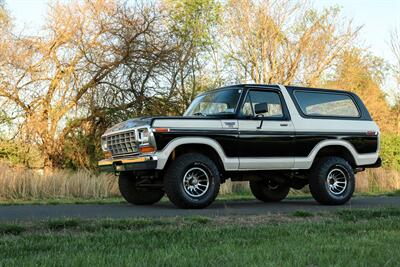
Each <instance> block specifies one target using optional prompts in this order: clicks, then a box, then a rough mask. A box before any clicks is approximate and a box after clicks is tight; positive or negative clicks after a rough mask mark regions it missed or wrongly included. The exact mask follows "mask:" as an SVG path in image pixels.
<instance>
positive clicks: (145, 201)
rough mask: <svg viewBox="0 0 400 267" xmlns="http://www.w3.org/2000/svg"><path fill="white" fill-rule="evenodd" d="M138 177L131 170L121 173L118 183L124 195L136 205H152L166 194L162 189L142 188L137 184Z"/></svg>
mask: <svg viewBox="0 0 400 267" xmlns="http://www.w3.org/2000/svg"><path fill="white" fill-rule="evenodd" d="M136 182H137V181H136V177H135V176H134V175H133V173H131V172H121V173H120V174H119V179H118V185H119V191H120V192H121V195H122V197H123V198H124V199H125V200H126V201H128V202H129V203H132V204H135V205H151V204H154V203H156V202H158V201H160V199H161V198H162V197H163V196H164V191H163V190H162V189H154V188H140V187H138V186H137V183H136Z"/></svg>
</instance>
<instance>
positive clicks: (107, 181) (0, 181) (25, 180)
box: [0, 164, 119, 200]
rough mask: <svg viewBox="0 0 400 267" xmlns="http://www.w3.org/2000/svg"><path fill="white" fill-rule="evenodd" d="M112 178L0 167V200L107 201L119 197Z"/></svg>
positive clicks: (88, 173) (113, 177)
mask: <svg viewBox="0 0 400 267" xmlns="http://www.w3.org/2000/svg"><path fill="white" fill-rule="evenodd" d="M116 182H117V179H115V176H114V175H106V174H100V175H98V176H96V175H94V174H92V173H90V172H88V171H77V172H72V171H54V172H53V173H52V174H49V175H43V174H41V173H39V172H37V171H34V170H29V169H24V168H9V167H8V166H7V165H4V164H0V200H18V199H56V198H58V199H59V198H88V199H89V198H107V197H114V196H119V192H118V186H117V183H116Z"/></svg>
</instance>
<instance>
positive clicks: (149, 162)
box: [97, 156, 157, 172]
mask: <svg viewBox="0 0 400 267" xmlns="http://www.w3.org/2000/svg"><path fill="white" fill-rule="evenodd" d="M97 167H98V169H99V170H100V171H102V172H123V171H143V170H154V169H155V168H156V167H157V157H154V156H143V157H130V158H122V159H103V160H101V161H99V162H98V165H97Z"/></svg>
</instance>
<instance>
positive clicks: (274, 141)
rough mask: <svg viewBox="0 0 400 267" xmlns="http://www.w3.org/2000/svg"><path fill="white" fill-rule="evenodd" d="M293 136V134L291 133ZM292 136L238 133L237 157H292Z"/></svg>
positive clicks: (285, 134)
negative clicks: (238, 147)
mask: <svg viewBox="0 0 400 267" xmlns="http://www.w3.org/2000/svg"><path fill="white" fill-rule="evenodd" d="M293 134H294V133H293ZM293 137H294V136H293V135H291V134H290V133H289V132H282V133H280V132H270V133H269V132H250V131H241V132H240V151H239V153H238V155H239V157H262V158H264V157H294V156H295V154H294V152H295V151H294V149H293V145H294V138H293Z"/></svg>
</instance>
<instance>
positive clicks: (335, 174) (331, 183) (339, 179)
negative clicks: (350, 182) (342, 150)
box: [326, 168, 347, 195]
mask: <svg viewBox="0 0 400 267" xmlns="http://www.w3.org/2000/svg"><path fill="white" fill-rule="evenodd" d="M326 182H327V184H328V188H329V191H330V192H331V193H332V194H334V195H340V194H342V193H343V192H344V191H345V190H346V187H347V175H346V174H345V172H344V171H343V170H341V169H339V168H335V169H332V170H331V171H330V172H329V173H328V176H327V178H326Z"/></svg>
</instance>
